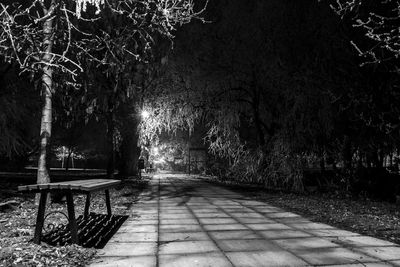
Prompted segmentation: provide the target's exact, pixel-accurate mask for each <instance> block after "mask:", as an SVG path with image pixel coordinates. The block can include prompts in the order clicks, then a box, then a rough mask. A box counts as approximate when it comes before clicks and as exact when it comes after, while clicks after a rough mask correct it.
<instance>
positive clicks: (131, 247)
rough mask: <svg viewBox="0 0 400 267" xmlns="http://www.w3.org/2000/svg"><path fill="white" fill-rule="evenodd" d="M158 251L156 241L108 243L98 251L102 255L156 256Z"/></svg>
mask: <svg viewBox="0 0 400 267" xmlns="http://www.w3.org/2000/svg"><path fill="white" fill-rule="evenodd" d="M156 251H157V243H156V242H129V243H128V242H127V243H108V244H107V245H106V246H105V247H104V248H103V249H101V250H99V252H98V253H97V254H98V255H99V256H102V257H110V256H114V257H115V256H154V255H156Z"/></svg>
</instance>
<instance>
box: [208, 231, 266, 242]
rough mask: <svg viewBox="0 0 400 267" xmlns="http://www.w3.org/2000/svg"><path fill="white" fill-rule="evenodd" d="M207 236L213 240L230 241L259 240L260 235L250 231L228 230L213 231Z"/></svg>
mask: <svg viewBox="0 0 400 267" xmlns="http://www.w3.org/2000/svg"><path fill="white" fill-rule="evenodd" d="M209 235H210V236H211V237H212V238H213V239H214V240H221V239H222V240H230V239H242V240H245V239H259V238H260V235H258V234H256V233H255V232H253V231H250V230H239V231H235V230H230V231H213V232H209Z"/></svg>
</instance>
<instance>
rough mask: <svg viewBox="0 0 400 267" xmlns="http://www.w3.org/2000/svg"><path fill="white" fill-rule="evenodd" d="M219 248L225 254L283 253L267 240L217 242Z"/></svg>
mask: <svg viewBox="0 0 400 267" xmlns="http://www.w3.org/2000/svg"><path fill="white" fill-rule="evenodd" d="M217 244H218V247H219V248H221V249H222V251H224V252H233V251H236V252H240V251H242V252H247V251H274V252H277V251H282V250H283V249H282V248H280V247H278V246H277V245H275V244H274V243H272V242H271V241H268V240H265V239H231V240H217Z"/></svg>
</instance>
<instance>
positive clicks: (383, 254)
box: [353, 246, 400, 261]
mask: <svg viewBox="0 0 400 267" xmlns="http://www.w3.org/2000/svg"><path fill="white" fill-rule="evenodd" d="M353 250H354V251H357V252H361V253H364V254H366V255H368V256H371V257H374V258H377V259H379V260H388V261H397V260H400V247H399V246H391V247H384V246H375V247H373V246H368V247H356V248H353Z"/></svg>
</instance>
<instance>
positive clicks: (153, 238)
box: [108, 232, 158, 243]
mask: <svg viewBox="0 0 400 267" xmlns="http://www.w3.org/2000/svg"><path fill="white" fill-rule="evenodd" d="M157 239H158V234H157V233H156V232H153V233H129V232H128V233H127V232H125V233H124V232H118V233H116V234H115V235H114V236H113V237H112V238H111V239H110V241H108V242H122V243H127V242H157Z"/></svg>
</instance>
